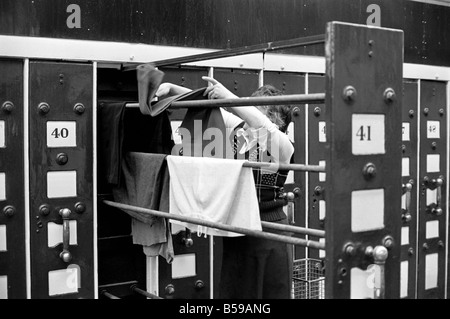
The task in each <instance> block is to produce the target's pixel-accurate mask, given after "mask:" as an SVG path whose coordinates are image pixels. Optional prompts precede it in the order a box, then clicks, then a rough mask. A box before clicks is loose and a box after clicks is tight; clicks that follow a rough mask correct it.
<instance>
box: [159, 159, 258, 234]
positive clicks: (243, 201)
mask: <svg viewBox="0 0 450 319" xmlns="http://www.w3.org/2000/svg"><path fill="white" fill-rule="evenodd" d="M166 159H167V164H168V168H169V176H170V191H169V202H170V206H169V207H170V209H169V212H170V213H171V214H177V215H184V216H189V217H195V218H199V219H203V220H207V221H212V222H217V223H222V224H227V225H232V226H237V227H242V228H247V229H251V230H262V228H261V219H260V216H259V207H258V199H257V196H256V188H255V181H254V179H253V173H252V169H251V168H249V167H243V166H242V164H243V163H244V162H245V161H243V160H230V159H217V158H207V157H189V156H171V155H169V156H167V158H166ZM170 222H171V223H176V224H181V225H184V226H185V227H187V228H189V229H191V230H192V231H195V230H197V232H198V235H201V233H204V234H205V235H206V234H207V235H213V236H227V237H235V236H242V234H238V233H235V232H229V231H224V230H219V229H211V228H207V227H203V226H198V225H195V224H189V223H184V222H180V221H176V220H170Z"/></svg>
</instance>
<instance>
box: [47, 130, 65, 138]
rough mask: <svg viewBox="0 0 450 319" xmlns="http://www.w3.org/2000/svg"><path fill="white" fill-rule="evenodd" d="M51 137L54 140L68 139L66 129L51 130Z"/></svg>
mask: <svg viewBox="0 0 450 319" xmlns="http://www.w3.org/2000/svg"><path fill="white" fill-rule="evenodd" d="M51 135H52V136H54V137H55V138H60V137H61V138H67V137H69V130H68V129H66V128H62V129H58V128H55V129H54V130H53V132H52V133H51Z"/></svg>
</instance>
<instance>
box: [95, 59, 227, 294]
mask: <svg viewBox="0 0 450 319" xmlns="http://www.w3.org/2000/svg"><path fill="white" fill-rule="evenodd" d="M160 70H161V71H163V72H164V79H163V81H164V82H172V83H175V84H178V85H181V86H185V87H189V88H192V89H195V88H200V87H203V86H205V82H204V81H203V80H202V79H201V76H203V75H207V69H205V68H183V69H181V68H178V67H171V68H160ZM97 79H98V82H97V96H98V109H99V110H101V109H102V108H107V107H109V106H111V105H113V104H114V103H117V102H127V103H138V101H139V99H138V83H137V77H136V71H123V69H121V68H120V67H116V66H113V67H110V66H99V67H98V70H97ZM124 112H125V116H127V115H128V116H130V117H132V118H134V119H135V120H139V119H141V118H142V117H144V116H147V117H149V115H143V114H142V113H140V110H139V108H137V107H126V106H125V109H124ZM166 112H167V113H168V116H169V119H170V121H171V122H172V121H182V120H183V118H184V115H185V113H186V110H185V109H179V110H166ZM102 114H103V113H102V112H97V127H98V132H97V148H98V150H99V155H98V165H97V166H98V167H97V172H98V173H97V180H98V207H97V211H98V215H97V216H98V226H97V227H98V228H97V229H98V276H99V277H98V281H99V282H98V284H99V298H101V299H116V298H120V299H145V298H147V297H148V296H145V295H142V294H139V293H136V292H135V291H134V289H133V288H139V289H141V290H146V284H147V279H146V277H147V274H146V271H147V268H146V256H145V254H144V253H143V248H142V246H141V245H136V244H133V238H132V235H131V219H132V218H133V217H131V216H130V215H128V214H127V213H126V212H124V211H122V210H121V209H118V208H115V207H111V206H109V205H106V204H105V203H104V202H103V200H110V201H114V196H113V192H112V188H113V187H114V185H112V184H111V183H110V182H109V180H108V179H107V178H106V176H105V173H104V169H103V168H104V166H105V163H104V162H102V161H107V160H108V158H105V157H104V156H102V154H101V149H102V146H103V145H105V144H108V143H111V141H110V140H108V139H107V138H106V137H105V134H102V133H103V132H101V131H100V130H102V129H104V128H105V127H107V126H108V123H105V120H106V119H105V118H102ZM105 125H106V126H105ZM126 125H127V126H128V127H124V130H125V132H127V130H132V129H133V121H127V122H126ZM145 138H146V137H145V132H140V134H139V136H137V137H136V140H135V141H134V142H133V143H132V144H133V146H132V147H130V150H131V151H141V149H140V147H139V144H141V143H144V142H145ZM185 237H186V232H185V231H181V232H179V233H178V234H174V235H173V246H174V252H175V255H177V254H183V253H188V254H189V253H191V254H192V253H195V254H197V255H198V256H197V263H196V268H197V269H196V274H197V276H195V277H194V278H190V279H188V280H187V279H186V278H180V279H173V278H172V276H171V268H170V265H169V264H168V263H167V262H166V260H165V259H164V258H162V257H161V256H159V258H158V259H159V261H158V271H159V283H158V284H159V292H158V295H159V296H160V297H161V298H165V299H166V298H167V299H170V298H182V299H183V298H202V299H207V298H209V297H210V293H209V290H210V288H209V281H210V279H209V269H210V264H209V263H210V259H209V252H208V250H209V241H208V239H205V238H197V236H195V238H194V239H193V242H194V244H193V245H192V247H187V246H186V245H184V244H183V243H184V239H185ZM216 246H217V247H219V246H220V245H219V243H218V244H217V245H216ZM215 255H216V256H217V258H218V259H219V258H220V256H219V251H216V252H215ZM216 268H217V267H215V269H216ZM217 271H218V270H214V272H215V273H216V272H217Z"/></svg>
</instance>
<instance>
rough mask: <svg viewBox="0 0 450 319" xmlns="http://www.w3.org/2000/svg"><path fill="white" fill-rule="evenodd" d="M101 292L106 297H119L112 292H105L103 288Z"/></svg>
mask: <svg viewBox="0 0 450 319" xmlns="http://www.w3.org/2000/svg"><path fill="white" fill-rule="evenodd" d="M101 294H102V295H103V296H105V297H106V298H109V299H120V298H119V297H117V296H114V295H113V294H110V293H109V292H107V291H106V290H103V291H102V292H101Z"/></svg>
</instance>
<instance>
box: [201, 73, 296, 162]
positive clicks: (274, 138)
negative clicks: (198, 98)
mask: <svg viewBox="0 0 450 319" xmlns="http://www.w3.org/2000/svg"><path fill="white" fill-rule="evenodd" d="M202 79H203V80H205V81H208V82H210V83H211V84H212V85H211V86H209V87H208V88H207V89H206V90H205V93H204V94H205V95H208V98H210V99H235V98H238V96H236V95H235V94H233V93H231V92H230V91H229V90H228V89H227V88H225V87H224V86H223V85H222V84H221V83H220V82H218V81H217V80H216V79H214V78H211V77H206V76H204V77H202ZM230 108H231V109H232V110H233V112H234V113H236V114H237V115H238V116H239V117H240V118H242V119H243V120H244V121H245V122H246V123H247V125H248V126H249V129H250V130H251V131H252V132H253V133H252V135H254V136H256V138H257V139H258V143H260V145H261V146H262V147H263V148H264V149H267V150H268V151H269V152H270V154H271V156H272V157H273V160H274V162H276V163H283V164H288V163H290V160H291V156H292V154H293V153H294V146H293V145H292V143H291V141H290V140H289V137H288V136H287V135H286V134H285V133H283V132H281V131H280V130H279V129H278V126H277V125H276V124H275V123H273V122H272V121H271V120H270V119H269V118H268V117H267V116H266V115H264V114H263V113H262V112H261V111H259V110H258V109H257V108H256V107H254V106H238V107H230ZM269 137H270V138H269Z"/></svg>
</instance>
